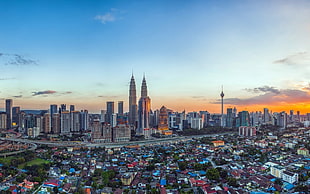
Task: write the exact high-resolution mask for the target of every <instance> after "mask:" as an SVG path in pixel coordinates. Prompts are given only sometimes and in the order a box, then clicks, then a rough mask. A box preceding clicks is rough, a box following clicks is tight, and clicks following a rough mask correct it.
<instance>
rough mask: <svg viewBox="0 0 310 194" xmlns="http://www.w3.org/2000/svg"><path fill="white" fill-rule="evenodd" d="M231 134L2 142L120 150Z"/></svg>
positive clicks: (17, 139) (14, 139)
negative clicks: (115, 140) (109, 140)
mask: <svg viewBox="0 0 310 194" xmlns="http://www.w3.org/2000/svg"><path fill="white" fill-rule="evenodd" d="M226 134H231V132H227V133H220V134H209V135H194V136H178V137H171V138H160V139H147V140H143V141H129V142H117V143H88V142H70V141H62V142H57V141H41V140H28V139H20V138H0V139H1V140H9V141H16V142H22V143H28V144H41V145H50V146H55V147H89V148H92V147H106V148H118V147H123V146H129V145H141V146H142V145H156V144H164V143H175V142H180V141H187V140H191V139H193V138H202V137H213V136H221V135H226Z"/></svg>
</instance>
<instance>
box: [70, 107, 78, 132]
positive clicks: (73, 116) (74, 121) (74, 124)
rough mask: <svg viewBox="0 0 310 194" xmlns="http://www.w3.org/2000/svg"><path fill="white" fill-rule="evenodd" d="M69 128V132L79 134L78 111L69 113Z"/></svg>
mask: <svg viewBox="0 0 310 194" xmlns="http://www.w3.org/2000/svg"><path fill="white" fill-rule="evenodd" d="M70 128H71V130H70V131H71V132H74V133H77V132H80V129H81V127H80V111H72V112H70Z"/></svg>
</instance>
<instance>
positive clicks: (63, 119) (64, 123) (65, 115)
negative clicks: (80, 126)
mask: <svg viewBox="0 0 310 194" xmlns="http://www.w3.org/2000/svg"><path fill="white" fill-rule="evenodd" d="M60 130H61V134H69V133H70V112H69V111H64V112H61V114H60Z"/></svg>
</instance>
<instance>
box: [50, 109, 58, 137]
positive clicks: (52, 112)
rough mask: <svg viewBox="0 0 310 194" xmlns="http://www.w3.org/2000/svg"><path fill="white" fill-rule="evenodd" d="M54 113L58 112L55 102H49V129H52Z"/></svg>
mask: <svg viewBox="0 0 310 194" xmlns="http://www.w3.org/2000/svg"><path fill="white" fill-rule="evenodd" d="M54 113H58V110H57V104H51V105H50V121H49V124H50V131H54V130H53V126H52V122H53V114H54Z"/></svg>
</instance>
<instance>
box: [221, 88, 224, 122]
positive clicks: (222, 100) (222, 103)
mask: <svg viewBox="0 0 310 194" xmlns="http://www.w3.org/2000/svg"><path fill="white" fill-rule="evenodd" d="M220 96H221V105H222V106H221V121H222V122H221V126H222V127H223V126H224V118H223V114H224V92H223V85H222V92H221V94H220Z"/></svg>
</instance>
